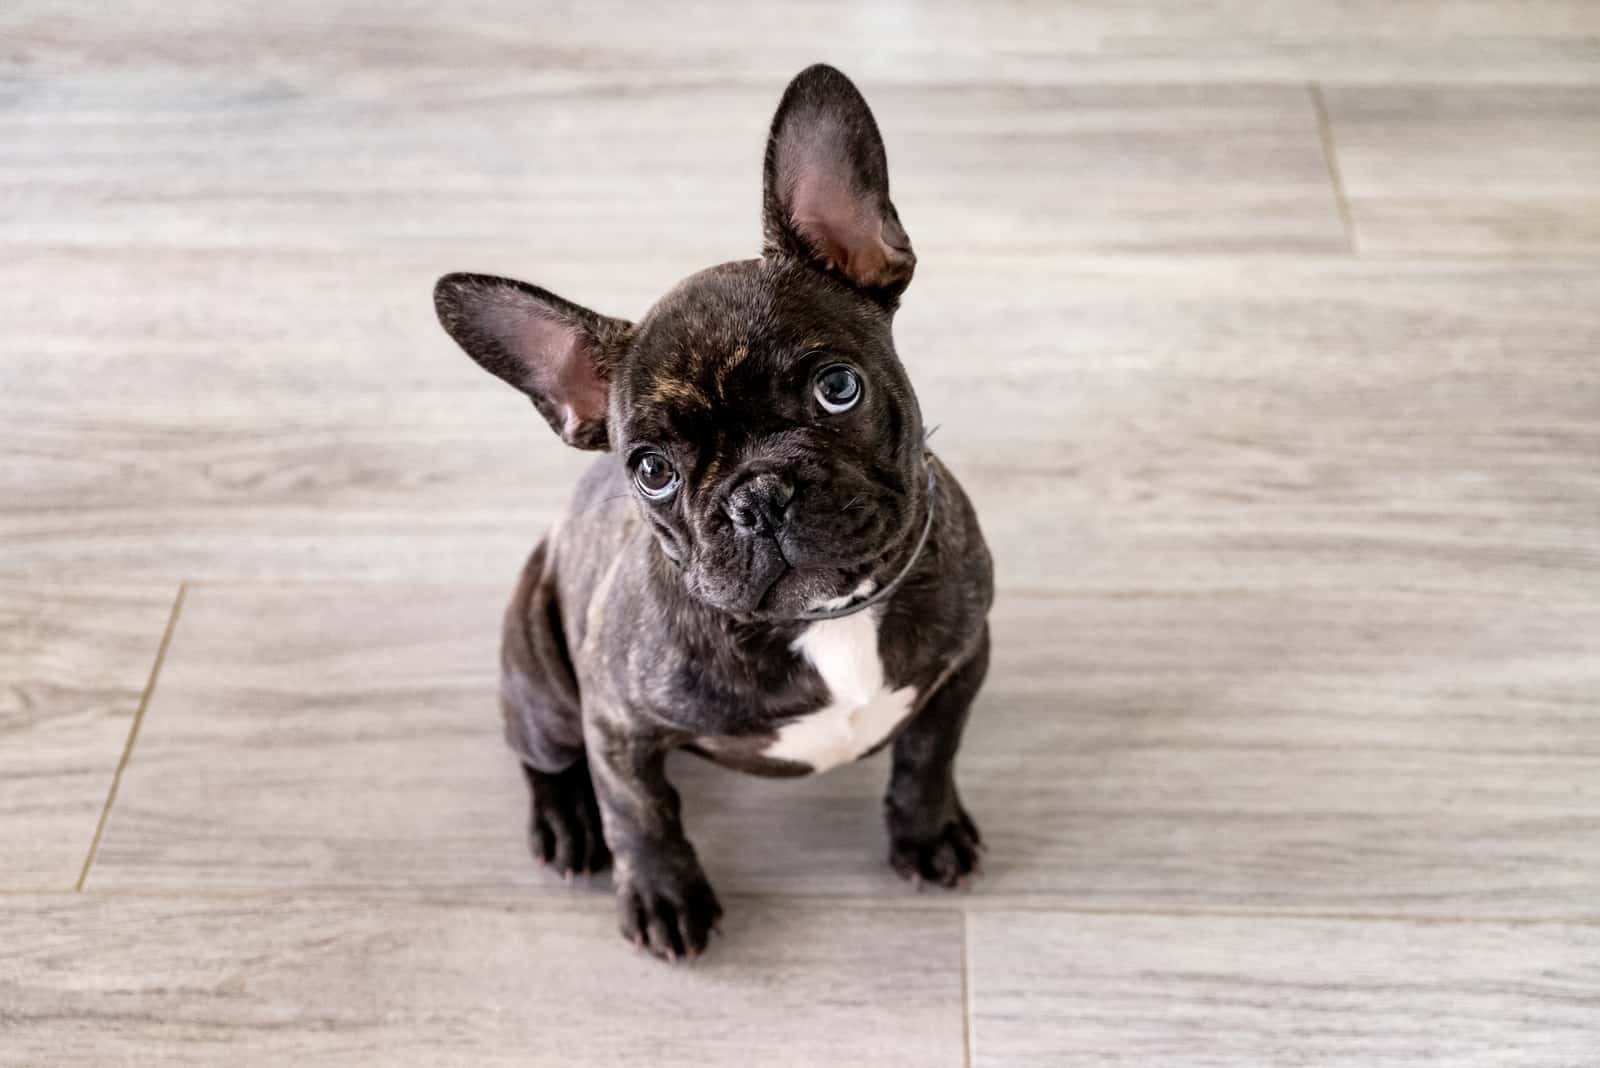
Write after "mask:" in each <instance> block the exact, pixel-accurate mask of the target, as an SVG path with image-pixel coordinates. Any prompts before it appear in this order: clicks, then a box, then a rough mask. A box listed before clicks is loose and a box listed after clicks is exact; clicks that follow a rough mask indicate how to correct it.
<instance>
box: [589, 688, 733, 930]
mask: <svg viewBox="0 0 1600 1068" xmlns="http://www.w3.org/2000/svg"><path fill="white" fill-rule="evenodd" d="M584 735H585V739H586V742H587V746H588V751H589V770H590V773H591V774H592V775H593V777H594V787H595V794H596V796H597V797H598V798H599V800H600V813H601V820H602V822H603V824H604V826H605V836H606V842H607V843H608V844H609V845H610V846H611V853H612V855H613V857H614V858H615V863H616V887H617V924H618V927H619V928H620V929H621V931H622V936H623V937H624V938H626V939H628V940H629V941H631V942H632V943H634V945H637V946H641V947H643V948H645V949H648V950H649V951H650V952H651V953H653V954H655V955H656V956H658V957H664V958H666V959H667V960H677V959H679V958H680V957H696V956H698V955H699V954H700V951H701V950H703V949H705V947H706V941H707V939H708V938H709V937H710V935H711V930H712V928H713V927H714V926H715V925H716V923H717V921H718V920H719V919H720V918H721V917H722V906H721V905H720V904H718V903H717V895H716V894H715V893H713V892H712V890H711V884H710V883H708V882H707V881H706V876H705V872H704V871H703V870H701V867H700V861H699V858H697V857H696V856H695V853H694V847H693V846H691V845H690V844H689V840H688V838H686V837H684V833H683V824H682V822H681V821H680V819H679V804H678V792H677V791H676V790H674V789H673V788H672V784H671V783H669V782H668V781H667V776H666V769H665V764H666V756H667V752H668V749H669V748H670V742H669V740H668V739H667V738H665V737H661V736H658V735H654V734H653V733H652V732H649V731H640V730H639V729H638V726H637V724H635V725H633V726H631V727H627V728H624V727H622V726H621V725H619V724H617V723H615V722H614V721H612V720H611V719H610V718H608V717H607V716H605V715H604V714H598V715H591V714H590V710H589V709H587V708H586V709H585V716H584Z"/></svg>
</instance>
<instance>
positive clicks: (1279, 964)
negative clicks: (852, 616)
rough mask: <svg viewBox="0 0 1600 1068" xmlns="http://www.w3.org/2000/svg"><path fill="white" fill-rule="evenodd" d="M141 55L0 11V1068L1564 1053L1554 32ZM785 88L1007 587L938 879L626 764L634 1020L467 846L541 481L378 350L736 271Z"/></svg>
mask: <svg viewBox="0 0 1600 1068" xmlns="http://www.w3.org/2000/svg"><path fill="white" fill-rule="evenodd" d="M184 6H185V5H175V4H166V3H160V4H157V3H149V4H144V3H134V4H126V5H94V6H91V5H81V6H80V7H79V9H78V12H77V13H76V14H74V13H73V12H72V11H71V9H69V8H67V7H64V6H62V5H56V4H34V3H21V4H18V3H15V2H13V3H10V4H7V5H5V6H4V7H3V8H0V1062H4V1063H18V1064H44V1063H49V1064H63V1063H85V1064H101V1063H108V1062H117V1061H122V1060H128V1061H137V1062H142V1063H156V1062H162V1063H218V1062H225V1063H241V1062H262V1063H282V1062H284V1061H288V1060H294V1061H296V1062H299V1063H308V1064H309V1063H351V1062H369V1063H383V1064H403V1063H469V1064H484V1063H495V1062H502V1061H503V1062H506V1063H538V1064H550V1065H577V1064H588V1063H596V1064H602V1063H607V1064H609V1063H623V1062H628V1063H647V1064H663V1065H678V1064H682V1065H697V1066H709V1065H721V1064H728V1065H746V1064H756V1063H760V1064H796V1065H822V1064H827V1065H855V1064H861V1065H868V1064H870V1065H882V1064H914V1065H963V1064H974V1065H985V1066H997V1065H1021V1064H1028V1065H1072V1064H1138V1065H1155V1064H1161V1065H1269V1064H1270V1065H1278V1064H1317V1065H1324V1064H1340V1065H1351V1066H1363V1068H1366V1066H1374V1065H1393V1064H1419V1063H1440V1064H1450V1065H1491V1064H1492V1065H1535V1064H1537V1065H1580V1064H1588V1063H1593V1061H1594V1058H1595V1055H1596V1053H1595V1051H1596V1050H1597V1049H1600V6H1597V5H1594V4H1591V3H1584V2H1581V0H1572V2H1561V0H1541V2H1538V3H1515V2H1512V0H1473V2H1461V3H1453V4H1442V3H1422V2H1418V3H1395V2H1379V0H1370V2H1365V0H1358V2H1352V3H1341V4H1311V3H1305V4H1295V3H1283V4H1276V5H1272V4H1259V3H1245V2H1242V0H1241V2H1231V0H1230V2H1221V3H1208V4H1193V3H1179V2H1177V0H1171V2H1168V3H1147V4H1110V3H1098V2H1087V3H1076V4H1072V5H1056V4H1042V3H1025V2H1017V3H1007V4H1003V5H993V6H987V5H986V6H981V7H980V6H979V5H972V4H967V3H953V2H952V3H937V4H927V5H920V4H910V3H896V4H886V5H862V4H855V3H845V2H842V0H840V2H829V3H824V4H800V3H793V4H777V5H760V6H759V7H758V8H757V9H756V10H754V11H752V10H747V9H746V5H743V4H732V3H728V4H723V3H705V4H696V5H692V6H690V7H687V8H683V9H680V8H678V7H675V6H671V5H660V6H658V7H654V8H646V7H643V6H641V7H639V8H638V9H634V8H623V7H608V6H606V5H593V4H585V5H559V6H550V7H548V8H542V9H541V8H530V7H527V6H525V5H512V4H501V5H495V4H479V5H474V6H473V7H472V8H471V9H469V10H466V11H461V10H447V9H446V7H445V6H444V5H425V4H371V5H338V7H339V8H340V10H339V11H338V12H337V13H334V7H335V5H328V4H324V3H321V2H315V3H314V2H310V0H302V2H299V3H290V4H284V5H275V6H273V7H272V8H271V9H270V10H269V9H266V8H262V9H261V10H252V11H249V12H246V10H245V8H246V7H247V5H236V6H237V8H238V10H237V11H234V12H232V13H228V12H227V11H225V10H222V8H223V7H224V6H222V5H215V7H216V8H217V9H218V11H221V13H217V11H213V12H212V13H208V14H202V13H198V12H199V8H198V6H193V7H195V12H194V13H189V14H183V13H180V11H181V9H182V8H183V7H184ZM248 7H251V8H256V7H260V5H248ZM819 59H825V60H829V61H831V62H834V63H836V64H838V65H840V66H842V67H843V68H844V69H845V70H847V71H848V72H849V73H851V74H852V75H854V76H855V77H856V78H857V80H858V81H859V82H860V84H861V85H862V87H863V88H864V90H865V91H866V93H867V96H868V98H869V99H870V100H871V102H872V104H873V106H874V108H875V109H876V111H877V113H878V117H879V120H880V123H881V125H882V126H883V130H884V134H885V137H886V139H887V142H888V148H889V156H890V162H891V168H892V174H893V179H894V188H895V196H896V201H897V203H898V204H899V207H900V210H901V214H902V216H903V217H904V219H905V221H906V224H907V226H908V228H909V230H910V232H911V234H912V236H913V238H914V240H915V242H916V244H917V248H918V251H919V253H920V256H921V265H920V267H919V273H918V278H917V280H916V283H915V285H914V286H913V287H912V289H911V290H910V292H909V294H908V297H907V300H906V303H905V307H904V310H903V312H902V315H901V319H900V322H899V327H898V334H899V341H900V347H901V350H902V354H903V356H904V358H905V360H906V362H907V364H908V366H909V367H910V368H911V370H912V374H913V377H914V379H915V381H916V382H917V384H918V386H919V389H920V392H921V397H922V402H923V406H924V409H925V411H926V412H927V413H928V415H929V418H930V421H932V422H937V423H939V424H941V425H942V429H941V430H940V432H939V436H938V438H937V441H936V444H937V446H938V447H939V449H940V451H941V454H942V455H943V456H944V457H945V458H946V460H947V462H948V463H949V464H950V466H951V467H952V468H954V470H955V471H956V472H957V473H958V474H959V475H960V476H961V477H962V478H963V479H964V480H965V482H966V484H967V485H968V486H969V488H970V489H971V491H972V495H973V497H974V498H975V500H976V501H977V504H978V506H979V509H980V515H981V516H982V518H983V522H984V525H985V529H986V531H987V533H988V536H989V538H990V540H991V542H992V544H993V546H994V549H995V553H996V557H997V565H998V570H999V584H1000V591H1001V592H1000V598H999V603H998V605H997V607H996V610H995V616H994V629H995V640H996V645H995V658H994V666H993V670H992V673H991V676H990V683H989V685H988V688H987V689H986V690H985V692H984V694H983V696H982V698H981V699H980V703H979V707H978V709H977V712H976V715H975V717H974V720H973V723H972V726H971V730H970V735H969V742H968V744H967V745H966V747H965V749H964V752H963V762H962V766H961V771H960V779H961V782H962V786H963V788H964V790H965V792H966V794H967V797H968V799H969V802H970V805H971V807H972V809H973V811H974V813H975V815H976V817H977V818H978V820H979V822H980V823H981V825H982V827H983V829H984V831H985V834H986V837H987V839H988V840H989V842H990V843H991V850H990V853H989V856H988V859H987V870H986V875H985V877H984V879H983V880H981V881H980V882H979V883H978V884H977V885H976V886H975V887H973V888H972V889H971V890H970V891H969V892H966V893H962V894H956V895H945V894H934V893H923V894H918V893H916V892H914V891H913V890H911V889H910V888H908V887H906V886H904V885H902V884H900V883H899V882H898V881H897V880H895V879H894V878H893V877H892V875H891V874H890V873H889V872H888V870H887V868H886V866H885V865H884V864H883V854H884V852H885V843H884V841H883V838H882V831H881V829H880V827H879V823H878V819H879V807H878V797H879V794H880V792H881V788H882V780H883V775H884V768H883V766H882V763H881V761H877V760H874V761H869V762H867V763H865V764H862V765H858V766H853V767H850V768H847V769H843V770H841V771H839V772H837V773H834V774H832V775H829V776H825V777H821V778H818V779H815V780H811V781H802V782H776V783H775V782H767V781H760V780H747V779H741V778H738V777H735V776H732V775H730V774H727V773H722V772H718V771H716V770H714V769H707V768H704V767H700V766H697V765H693V764H690V763H687V762H685V763H684V764H683V765H682V766H681V767H679V768H678V769H676V772H675V774H677V775H678V776H679V777H680V779H681V781H682V782H683V784H684V792H685V795H686V803H687V806H688V822H689V825H690V828H691V831H692V833H693V835H694V837H695V840H696V842H697V844H698V846H699V848H700V851H701V853H702V856H703V858H704V859H705V861H706V863H707V867H708V869H709V871H710V874H711V876H712V879H713V881H714V882H715V883H716V885H717V886H718V889H719V890H720V891H721V893H722V895H723V897H724V900H725V903H726V904H727V905H728V911H729V917H728V922H727V930H726V934H725V936H724V937H723V938H722V939H721V940H719V942H718V943H717V944H716V945H715V946H714V948H713V951H712V953H711V954H710V955H709V956H708V957H707V958H705V959H703V960H701V961H699V962H697V963H696V964H695V965H694V966H692V967H686V968H678V969H670V968H668V967H666V966H665V965H661V964H657V963H656V962H653V961H651V960H648V959H644V958H641V957H638V956H635V955H634V954H633V953H632V952H631V951H630V950H629V949H628V948H627V947H626V946H625V945H624V944H623V943H622V942H621V941H620V940H619V939H618V938H617V937H616V935H615V932H614V928H613V924H612V919H611V909H610V903H609V899H608V895H607V894H606V892H605V888H604V886H603V885H602V886H593V887H576V888H572V887H567V886H564V885H561V884H559V883H558V882H554V881H552V880H549V879H547V878H542V877H541V876H540V874H539V873H538V872H537V871H536V870H534V868H533V866H532V864H531V862H530V861H529V859H528V858H527V856H526V853H525V851H524V848H523V842H522V828H521V820H522V816H523V798H522V792H521V785H520V783H519V781H518V778H517V775H516V772H515V768H514V765H513V763H512V761H511V759H510V757H509V756H508V755H507V754H506V752H505V751H504V749H503V747H502V745H501V743H500V741H499V738H498V726H497V722H496V712H495V706H494V685H495V679H494V665H495V642H496V630H497V622H498V614H499V611H500V608H501V605H502V603H503V600H504V598H505V596H506V595H507V593H508V591H509V587H510V583H511V581H512V579H513V577H514V575H515V573H516V570H517V567H518V565H519V563H520V561H521V558H522V556H523V554H524V553H525V552H526V551H527V549H528V548H529V546H530V545H531V544H532V543H533V541H534V540H535V539H536V538H537V537H538V535H539V533H540V531H541V529H542V527H543V526H544V524H545V523H546V522H547V521H548V519H549V518H550V516H551V515H552V514H553V513H554V511H555V510H556V509H557V508H558V507H559V505H560V502H561V500H562V499H563V497H564V496H565V494H566V492H567V489H568V487H569V485H570V482H571V479H572V477H573V475H574V473H575V472H576V471H577V470H578V469H579V468H580V467H581V465H582V463H583V462H584V460H583V458H582V457H581V456H579V455H578V454H573V453H566V452H564V451H562V449H561V447H560V446H559V444H558V443H557V442H556V441H555V439H554V438H553V437H551V436H550V435H549V433H548V431H547V430H546V429H545V428H544V427H543V425H542V424H541V423H539V422H538V421H537V420H536V419H535V418H534V417H533V415H532V413H531V412H530V411H529V410H528V408H527V406H526V404H524V403H520V402H519V401H518V400H517V399H516V397H515V396H514V395H513V394H512V393H511V392H510V391H508V390H505V389H504V387H502V386H500V385H499V384H498V383H496V382H494V381H493V380H492V379H490V378H489V377H487V376H485V375H483V374H482V373H481V372H479V371H477V370H476V369H475V368H473V367H471V366H470V365H469V364H468V362H467V361H466V360H465V358H464V357H462V356H461V355H460V354H459V352H457V351H456V350H455V348H454V347H453V345H452V344H451V343H450V342H449V341H448V339H447V338H446V337H445V336H444V334H443V333H442V332H441V331H440V330H439V328H438V327H437V325H436V324H435V323H434V321H433V318H432V313H431V309H430V306H429V299H428V295H429V289H430V286H431V283H432V280H433V279H434V278H435V277H436V276H437V275H438V274H440V273H442V272H444V271H447V270H453V269H475V270H482V271H498V272H504V273H510V274H515V275H518V276H521V277H525V278H528V279H530V280H534V281H537V282H539V283H541V284H543V285H546V286H548V287H550V288H552V289H555V290H556V291H558V292H561V293H563V294H565V295H568V296H571V297H573V298H575V299H578V300H581V301H584V302H586V303H589V304H592V305H594V306H596V307H598V308H599V309H601V310H603V311H606V312H609V313H612V314H616V315H622V316H631V315H637V314H638V313H639V312H641V311H642V310H643V309H644V307H645V306H647V304H648V302H649V301H650V300H651V299H652V298H653V297H654V296H655V295H657V294H659V293H660V292H661V291H662V290H664V289H665V288H666V287H667V286H668V285H670V284H671V283H672V282H673V281H674V280H676V279H677V278H678V277H681V276H682V275H684V274H687V273H689V272H690V271H692V270H695V269H697V268H699V267H702V266H705V265H707V264H710V263H712V262H716V261H719V260H723V259H729V258H735V257H742V256H747V255H750V254H752V253H753V252H754V250H755V249H756V246H757V241H758V234H757V224H756V209H757V204H758V192H759V187H758V176H759V167H760V152H761V148H762V138H763V135H764V132H765V127H766V123H767V121H768V119H769V117H770V114H771V109H772V107H773V106H774V104H775V103H776V100H777V97H778V94H779V92H780V91H781V89H782V87H783V84H784V83H785V81H786V80H787V79H788V78H789V77H790V76H791V75H792V74H793V73H795V72H796V71H797V70H799V69H800V68H801V67H802V66H804V65H805V64H807V63H809V62H812V61H815V60H819Z"/></svg>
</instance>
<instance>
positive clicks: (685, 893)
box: [617, 857, 722, 961]
mask: <svg viewBox="0 0 1600 1068" xmlns="http://www.w3.org/2000/svg"><path fill="white" fill-rule="evenodd" d="M630 867H633V866H632V865H630ZM721 919H722V906H721V905H720V904H718V903H717V895H716V894H715V893H714V892H712V889H711V884H710V883H708V882H707V881H706V877H705V873H703V872H702V871H701V870H700V865H699V863H698V862H697V861H695V860H694V859H693V858H692V857H691V858H690V859H689V860H688V862H687V863H673V864H647V865H643V866H640V867H636V868H634V870H632V871H630V872H629V873H628V874H626V875H620V874H619V876H618V879H617V926H618V928H619V929H620V930H621V931H622V937H623V938H626V939H627V940H628V941H630V942H632V943H633V944H634V945H636V946H638V947H640V948H641V949H647V950H649V951H650V952H651V953H653V954H655V955H656V956H658V957H661V958H663V959H664V960H673V961H675V960H679V959H682V958H690V959H693V958H695V957H698V956H699V955H700V953H701V952H702V951H703V950H704V949H705V948H706V942H707V941H708V940H709V939H710V937H711V932H712V931H713V930H714V929H715V928H716V926H717V921H719V920H721Z"/></svg>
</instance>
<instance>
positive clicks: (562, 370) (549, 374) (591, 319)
mask: <svg viewBox="0 0 1600 1068" xmlns="http://www.w3.org/2000/svg"><path fill="white" fill-rule="evenodd" d="M433 306H434V308H435V310H437V311H438V313H439V322H440V324H441V325H443V326H444V328H445V330H446V331H447V332H448V333H449V334H450V336H451V337H453V338H455V340H456V344H458V345H460V346H461V347H462V349H464V350H465V351H466V353H467V355H468V356H471V357H472V358H473V359H474V360H476V361H477V362H478V364H479V365H480V366H481V367H483V369H484V370H486V371H488V372H489V373H490V374H493V375H494V376H495V377H496V378H500V379H503V380H504V381H506V382H509V383H510V384H511V385H513V386H515V387H516V388H517V389H519V390H521V391H522V392H524V393H526V394H527V395H528V396H529V398H531V399H532V401H533V406H534V407H535V408H537V409H538V410H539V414H540V415H542V416H544V418H545V422H547V423H549V424H550V428H551V429H552V430H554V431H555V432H556V433H557V434H560V435H561V440H562V441H565V442H566V443H567V444H568V445H571V446H573V447H574V448H579V449H602V450H603V449H606V448H608V447H609V444H608V434H607V430H606V411H607V408H608V407H609V403H610V396H611V370H612V365H613V363H614V362H615V360H616V357H617V353H618V352H619V351H620V349H621V346H622V344H623V343H624V339H625V338H626V336H627V334H628V332H629V331H630V330H631V329H632V324H630V323H626V322H624V321H622V320H621V319H610V318H607V317H606V316H604V315H599V314H597V313H595V312H592V311H590V310H589V309H588V308H584V307H580V306H579V305H577V304H573V303H572V302H571V301H566V300H562V299H561V298H560V297H558V296H556V295H555V294H554V293H550V292H548V291H546V290H543V289H540V288H539V287H538V286H530V285H529V284H528V283H526V282H518V281H516V280H514V279H511V278H496V277H494V276H493V275H483V274H447V275H445V276H444V277H443V278H441V279H439V283H438V285H436V286H434V289H433Z"/></svg>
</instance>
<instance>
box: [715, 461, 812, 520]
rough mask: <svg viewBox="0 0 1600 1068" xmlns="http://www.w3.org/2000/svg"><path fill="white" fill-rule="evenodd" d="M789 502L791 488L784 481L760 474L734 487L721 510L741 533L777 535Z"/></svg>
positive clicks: (782, 478)
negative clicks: (769, 532)
mask: <svg viewBox="0 0 1600 1068" xmlns="http://www.w3.org/2000/svg"><path fill="white" fill-rule="evenodd" d="M793 499H794V487H793V486H791V485H790V484H789V480H788V479H786V478H784V477H783V476H782V475H780V474H777V473H776V472H773V471H762V472H758V473H756V474H752V475H749V476H747V477H745V478H744V479H742V480H741V481H740V482H739V484H738V485H736V486H734V487H733V491H732V492H731V493H729V494H728V498H727V500H725V501H724V502H723V504H722V510H723V511H725V512H727V513H728V518H729V519H732V520H733V525H734V526H735V527H737V528H738V529H739V530H740V531H741V532H749V533H759V532H762V531H777V530H780V529H782V527H783V522H784V519H785V518H786V517H787V515H788V512H789V502H790V501H792V500H793Z"/></svg>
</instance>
